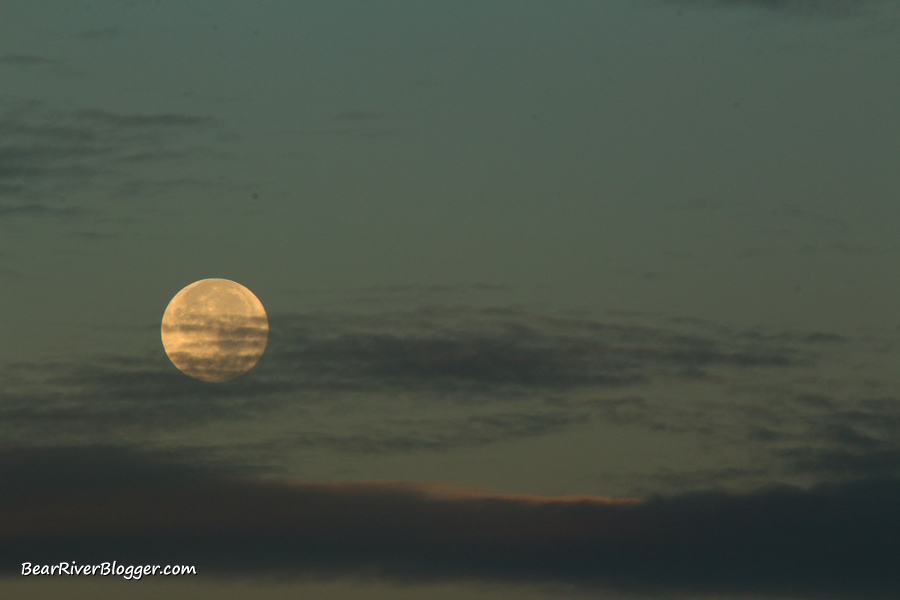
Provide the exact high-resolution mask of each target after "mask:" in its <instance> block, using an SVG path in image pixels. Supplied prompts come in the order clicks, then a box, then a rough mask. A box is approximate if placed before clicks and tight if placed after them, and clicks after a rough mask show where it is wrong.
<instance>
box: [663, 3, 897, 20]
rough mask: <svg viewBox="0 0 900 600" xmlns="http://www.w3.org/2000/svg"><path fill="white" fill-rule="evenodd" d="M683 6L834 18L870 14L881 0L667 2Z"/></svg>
mask: <svg viewBox="0 0 900 600" xmlns="http://www.w3.org/2000/svg"><path fill="white" fill-rule="evenodd" d="M667 1H668V2H669V3H674V4H681V5H685V6H697V7H716V8H743V7H748V8H758V9H761V10H767V11H771V12H773V13H778V14H786V15H800V16H823V17H836V18H850V17H857V16H860V15H863V14H867V13H870V12H871V11H870V10H868V9H870V8H872V9H874V7H876V6H877V5H878V4H881V3H883V0H667Z"/></svg>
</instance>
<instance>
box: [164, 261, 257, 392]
mask: <svg viewBox="0 0 900 600" xmlns="http://www.w3.org/2000/svg"><path fill="white" fill-rule="evenodd" d="M268 340H269V320H268V318H267V317H266V310H265V309H264V308H263V305H262V302H260V301H259V298H257V297H256V296H255V295H254V294H253V292H251V291H250V290H248V289H247V288H245V287H244V286H242V285H241V284H239V283H235V282H234V281H229V280H228V279H203V280H200V281H197V282H194V283H192V284H191V285H189V286H187V287H186V288H184V289H183V290H181V291H180V292H178V293H177V294H176V295H175V297H174V298H172V301H171V302H169V306H168V307H166V312H165V314H164V315H163V319H162V343H163V347H164V348H165V350H166V354H167V355H168V356H169V360H171V361H172V364H174V365H175V366H176V367H178V370H180V371H181V372H183V373H185V374H187V375H190V376H191V377H195V378H197V379H201V380H203V381H211V382H221V381H228V380H230V379H234V378H235V377H237V376H239V375H243V374H244V373H246V372H247V371H249V370H250V369H252V368H253V366H254V365H256V363H257V362H259V359H260V357H261V356H262V355H263V352H264V351H265V349H266V342H268Z"/></svg>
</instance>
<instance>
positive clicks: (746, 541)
mask: <svg viewBox="0 0 900 600" xmlns="http://www.w3.org/2000/svg"><path fill="white" fill-rule="evenodd" d="M0 475H2V476H3V480H4V482H5V485H4V487H3V491H2V493H0V507H2V512H0V515H2V516H0V554H2V556H3V560H2V565H3V568H4V569H5V570H6V573H8V574H14V572H15V569H16V567H17V565H18V563H20V562H23V561H29V562H32V563H37V564H47V563H56V562H60V561H71V560H76V561H77V562H79V563H89V562H92V561H102V560H109V557H111V556H115V557H116V559H117V560H118V561H119V562H122V563H125V564H127V563H131V564H165V563H174V562H181V563H183V564H195V565H197V568H198V573H200V572H202V573H204V574H205V575H207V576H209V575H216V574H218V575H219V576H235V575H245V576H254V575H265V574H278V575H281V576H288V577H291V576H294V577H307V576H316V575H328V576H332V575H346V574H359V575H369V576H377V577H383V578H390V579H397V580H410V579H413V580H452V579H480V580H499V581H550V582H569V583H575V584H581V585H586V586H592V587H598V588H610V589H618V590H625V591H633V592H648V593H651V592H652V593H659V592H665V591H679V592H690V593H695V594H703V593H771V594H783V595H792V596H795V597H806V598H822V597H827V598H856V599H874V598H888V597H896V595H897V593H898V592H900V571H898V570H897V569H896V564H897V561H898V560H900V541H898V540H900V516H898V513H897V511H896V506H897V505H898V504H900V481H897V480H883V481H863V482H856V483H850V484H844V485H840V486H820V487H816V488H812V489H810V490H800V489H793V488H780V489H771V490H764V491H759V492H756V493H751V494H744V495H729V494H722V493H695V494H685V495H680V496H673V497H655V498H651V499H649V500H646V501H639V502H636V501H623V500H618V501H617V500H613V499H608V498H600V497H559V498H556V497H538V496H528V495H504V494H494V493H482V492H474V491H464V490H462V491H460V490H452V489H449V488H445V487H441V486H434V485H422V484H404V483H330V484H325V483H292V482H280V481H271V480H270V481H265V480H258V479H252V478H247V477H246V476H240V475H239V474H232V475H229V474H228V471H227V470H218V471H216V470H214V469H203V468H199V467H196V466H187V465H185V464H183V463H182V464H177V463H171V462H166V461H163V460H159V459H156V458H151V457H147V456H141V455H139V454H135V453H132V452H129V451H127V450H126V449H121V448H117V449H113V448H80V449H78V448H53V449H39V450H38V449H31V450H26V449H17V450H7V451H5V452H3V453H2V456H0Z"/></svg>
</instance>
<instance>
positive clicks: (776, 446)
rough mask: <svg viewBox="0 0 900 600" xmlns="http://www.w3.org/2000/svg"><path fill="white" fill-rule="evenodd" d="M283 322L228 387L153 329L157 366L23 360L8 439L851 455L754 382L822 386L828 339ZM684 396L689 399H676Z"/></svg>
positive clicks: (423, 322)
mask: <svg viewBox="0 0 900 600" xmlns="http://www.w3.org/2000/svg"><path fill="white" fill-rule="evenodd" d="M269 316H270V332H269V338H268V347H267V348H266V354H265V355H263V357H262V359H261V360H260V362H259V364H257V365H256V366H255V367H254V368H253V369H252V370H251V371H250V372H249V373H248V374H247V375H244V376H242V377H239V378H237V379H235V380H233V381H232V382H229V383H228V384H224V385H210V384H207V383H203V382H198V381H195V380H192V379H190V378H188V377H186V376H184V375H182V374H181V373H179V372H178V371H176V370H175V368H174V367H173V366H172V365H171V364H170V362H169V361H168V359H167V358H166V356H165V354H164V352H163V349H162V347H161V346H160V345H159V341H158V340H159V338H158V335H159V334H158V333H157V332H158V331H159V329H158V325H152V324H149V325H148V326H147V328H146V331H148V332H149V331H153V332H154V333H153V335H152V339H153V344H154V346H153V348H151V349H148V350H147V353H146V354H144V355H134V356H106V355H104V356H95V357H78V358H77V359H72V360H65V361H63V360H60V361H55V362H44V363H18V364H13V365H8V366H7V367H6V369H5V370H4V371H2V372H0V384H2V387H0V422H2V423H3V430H4V431H6V432H7V433H8V435H12V436H15V437H14V438H13V439H18V440H41V441H42V442H46V441H48V440H53V441H54V442H55V443H90V442H92V441H96V440H99V439H105V440H109V439H115V440H131V441H138V440H150V439H154V436H156V433H155V432H159V431H165V432H166V433H167V435H172V436H175V438H173V439H176V438H177V439H183V440H188V439H192V438H193V436H194V435H195V434H193V433H192V432H196V431H199V430H200V429H201V428H204V427H212V426H214V425H215V424H225V423H231V422H241V423H243V424H250V423H253V424H254V427H251V428H250V430H252V431H257V430H258V431H265V437H264V438H259V437H257V438H252V439H251V438H250V437H248V438H246V439H231V440H228V441H225V442H222V443H223V445H224V446H237V445H241V444H255V445H256V447H258V448H261V449H265V450H266V451H270V450H273V451H274V450H277V451H278V452H288V451H296V450H298V449H303V450H304V451H306V450H312V449H321V450H326V451H336V452H344V453H360V454H371V453H378V454H388V453H411V452H427V451H444V450H449V449H452V448H460V447H477V446H483V445H488V444H496V443H503V442H509V441H515V440H522V439H527V438H530V437H538V436H543V435H550V434H555V433H558V432H561V431H564V430H566V429H571V428H577V427H583V426H589V425H590V424H592V423H593V424H602V425H603V426H611V427H623V428H629V429H632V430H641V429H644V430H647V431H650V432H654V433H666V434H670V435H681V436H691V437H692V438H693V439H703V440H707V441H708V442H709V443H715V444H717V445H729V446H741V447H743V446H748V445H749V446H751V447H754V448H761V447H764V448H765V449H766V450H765V452H766V455H767V456H769V457H770V458H772V457H775V460H779V461H782V462H784V461H789V462H791V463H792V464H793V463H797V464H799V462H798V461H799V459H795V458H793V457H789V456H788V454H786V453H787V452H788V451H789V450H790V449H792V448H796V447H799V446H802V445H804V444H805V445H809V443H810V442H811V441H816V442H817V443H818V444H820V446H816V448H820V449H826V448H827V449H835V448H837V444H838V443H839V440H838V438H836V437H835V436H833V435H831V434H830V433H829V431H831V430H830V429H829V428H828V427H829V425H828V423H826V421H825V419H827V418H828V415H829V414H831V413H829V410H830V411H831V412H832V413H833V412H834V411H835V410H837V409H836V408H834V407H831V408H829V407H827V406H826V407H823V408H821V409H820V408H816V407H815V406H807V404H808V402H807V401H806V400H798V401H797V402H787V401H786V400H784V399H782V398H781V396H778V397H777V398H773V396H772V394H773V393H775V392H772V391H768V390H764V391H759V390H756V389H754V388H753V387H752V386H753V385H755V384H756V383H757V382H758V381H759V380H760V377H761V376H762V375H763V374H768V375H766V376H771V377H774V378H775V379H776V380H777V379H779V378H781V377H785V376H787V375H788V374H791V373H796V374H797V376H798V377H800V376H803V377H806V378H807V379H808V378H809V377H810V373H811V372H812V373H814V372H815V370H816V369H818V368H820V363H821V361H822V360H823V358H822V357H821V356H820V354H821V353H822V352H834V351H837V350H840V351H843V349H844V348H845V347H849V346H852V343H851V341H850V340H847V339H846V338H842V337H840V336H837V335H834V334H829V333H827V332H813V333H807V332H799V333H781V334H765V333H762V332H759V331H753V330H750V331H740V330H733V329H728V328H723V327H719V326H716V325H713V324H709V323H697V322H687V323H681V322H665V323H663V324H650V323H649V322H648V323H647V324H644V325H637V324H634V323H632V324H627V325H625V324H622V323H619V322H616V321H614V320H610V319H606V320H604V319H597V318H591V317H588V316H566V315H561V314H555V315H554V314H547V313H538V312H532V311H528V310H524V309H518V308H466V307H460V306H456V307H435V306H432V307H429V308H425V309H413V310H393V311H381V312H366V313H358V312H344V311H337V310H335V311H328V312H315V313H307V314H300V313H289V314H284V313H281V314H278V313H276V314H270V315H269ZM632 320H634V318H632ZM148 337H150V336H148ZM679 386H687V387H686V388H685V389H687V390H690V391H688V392H681V393H680V397H676V398H674V399H673V397H672V396H671V394H678V392H673V391H672V390H677V389H678V388H679ZM697 386H707V387H708V389H711V390H713V391H715V395H714V397H713V399H712V400H706V399H701V398H696V397H694V395H695V390H697V389H698V388H697ZM788 390H793V391H791V393H792V394H794V396H796V397H798V398H813V397H815V395H816V394H817V393H818V394H820V395H821V394H822V393H823V392H822V391H821V390H819V389H817V388H815V387H814V386H811V385H809V384H808V385H806V387H804V388H801V389H794V388H788ZM777 393H778V394H782V395H783V394H784V393H787V392H784V391H779V392H777ZM725 395H727V397H728V402H723V401H722V397H723V396H725ZM804 402H806V404H804ZM413 407H414V409H413ZM761 407H762V408H764V409H765V410H762V409H761ZM861 410H864V411H872V410H875V409H874V408H871V407H868V408H867V407H862V409H861ZM878 410H882V409H878ZM884 410H889V409H884ZM878 414H881V413H878ZM876 416H877V415H876ZM835 418H837V417H835ZM798 424H799V425H798ZM854 426H855V425H854ZM248 435H249V434H248ZM886 435H887V434H886ZM110 436H115V437H113V438H110ZM179 436H181V437H179ZM776 452H781V453H783V454H778V455H777V456H776V455H775V454H774V453H776ZM804 460H807V462H808V459H804ZM804 468H805V469H806V471H809V468H806V467H804ZM820 474H821V473H820Z"/></svg>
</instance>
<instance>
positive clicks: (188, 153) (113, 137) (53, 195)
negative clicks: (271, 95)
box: [0, 55, 221, 218]
mask: <svg viewBox="0 0 900 600" xmlns="http://www.w3.org/2000/svg"><path fill="white" fill-rule="evenodd" d="M46 60H47V59H41V58H40V57H31V56H30V55H6V56H5V57H2V58H0V64H2V63H5V64H26V63H27V64H46ZM217 127H218V123H217V122H216V121H215V120H213V119H210V118H207V117H202V116H197V115H189V114H179V113H163V114H152V113H151V114H123V113H117V112H114V111H109V110H99V109H70V110H63V109H54V108H50V107H47V106H45V105H44V104H42V103H40V102H35V101H32V102H20V103H17V104H5V105H0V140H2V141H0V200H2V199H9V200H12V201H14V202H15V203H17V204H12V205H5V209H4V211H3V212H2V214H0V218H14V217H17V216H31V217H35V216H53V215H56V214H58V212H59V211H58V210H52V209H47V208H46V207H47V205H48V203H50V202H62V201H64V200H65V201H68V202H70V203H71V202H76V201H82V202H86V200H78V199H75V198H74V197H75V196H76V195H78V194H79V193H81V192H84V191H88V190H89V191H91V192H92V194H91V197H93V198H96V197H97V196H98V194H102V195H105V196H107V197H109V196H121V195H122V193H120V192H122V191H123V190H124V191H125V192H127V194H130V195H135V194H139V193H140V192H142V191H144V190H146V189H150V188H154V187H159V186H166V187H167V188H168V189H171V188H173V187H178V186H180V185H183V184H184V178H182V177H178V176H171V177H165V178H162V179H161V180H157V179H154V178H152V177H148V176H147V175H146V174H144V173H142V172H141V168H142V167H144V166H148V165H153V164H156V163H159V162H161V161H173V160H179V161H184V160H187V159H191V158H200V157H213V158H221V155H219V154H216V153H214V152H212V151H210V150H208V149H206V148H204V147H203V146H202V145H197V144H196V143H190V142H189V140H196V139H197V138H198V136H202V135H204V134H205V133H207V132H209V131H211V130H214V129H215V128H217ZM189 183H190V184H195V183H197V182H196V181H193V180H192V181H190V182H189ZM127 194H126V195H127ZM35 207H37V208H35ZM41 207H44V208H41ZM84 208H86V209H87V208H90V207H87V206H85V207H84ZM61 210H66V209H61Z"/></svg>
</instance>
